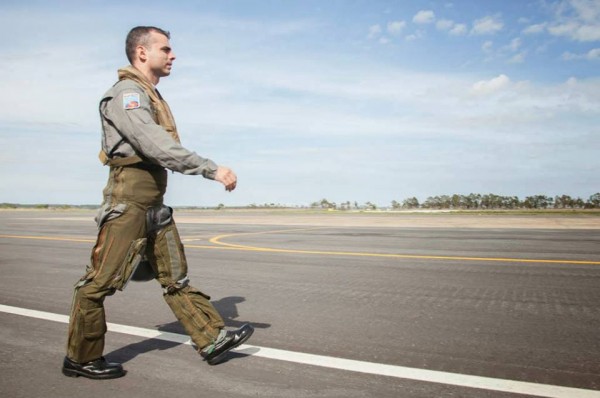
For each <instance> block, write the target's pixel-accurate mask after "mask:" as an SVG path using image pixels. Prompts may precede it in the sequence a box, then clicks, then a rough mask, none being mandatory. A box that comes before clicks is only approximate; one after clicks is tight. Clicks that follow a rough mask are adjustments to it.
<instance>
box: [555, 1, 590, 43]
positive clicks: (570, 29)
mask: <svg viewBox="0 0 600 398" xmlns="http://www.w3.org/2000/svg"><path fill="white" fill-rule="evenodd" d="M556 10H557V11H556V20H555V21H554V22H553V23H552V24H551V25H550V26H549V27H548V32H550V34H552V35H554V36H564V37H567V38H569V39H571V40H575V41H581V42H591V41H600V1H598V0H568V1H563V2H561V3H559V6H558V7H557V8H556Z"/></svg>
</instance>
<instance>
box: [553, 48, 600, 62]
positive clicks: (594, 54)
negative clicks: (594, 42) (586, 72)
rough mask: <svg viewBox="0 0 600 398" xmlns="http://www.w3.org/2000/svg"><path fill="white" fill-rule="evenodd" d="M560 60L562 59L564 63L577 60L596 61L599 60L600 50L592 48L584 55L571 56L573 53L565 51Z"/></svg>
mask: <svg viewBox="0 0 600 398" xmlns="http://www.w3.org/2000/svg"><path fill="white" fill-rule="evenodd" d="M561 58H562V59H564V60H565V61H572V60H578V59H584V60H588V61H592V60H598V59H600V48H594V49H592V50H590V51H588V52H587V53H585V54H573V53H571V52H569V51H567V52H565V53H563V55H562V56H561Z"/></svg>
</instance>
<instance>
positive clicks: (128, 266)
mask: <svg viewBox="0 0 600 398" xmlns="http://www.w3.org/2000/svg"><path fill="white" fill-rule="evenodd" d="M146 242H147V239H146V238H140V239H136V240H134V241H133V242H131V245H130V246H129V250H128V251H127V255H126V256H125V259H124V260H123V263H122V264H121V266H120V267H119V269H118V270H117V273H116V274H115V276H114V278H113V280H112V283H111V288H113V289H118V290H123V289H125V287H126V286H127V283H128V282H129V280H130V279H131V276H132V275H133V274H134V272H135V270H136V268H137V267H138V265H139V264H140V261H142V255H143V253H144V250H146Z"/></svg>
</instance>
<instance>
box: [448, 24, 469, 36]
mask: <svg viewBox="0 0 600 398" xmlns="http://www.w3.org/2000/svg"><path fill="white" fill-rule="evenodd" d="M449 33H450V34H451V35H453V36H462V35H464V34H466V33H467V25H465V24H462V23H458V24H456V25H454V27H453V28H452V29H450V32H449Z"/></svg>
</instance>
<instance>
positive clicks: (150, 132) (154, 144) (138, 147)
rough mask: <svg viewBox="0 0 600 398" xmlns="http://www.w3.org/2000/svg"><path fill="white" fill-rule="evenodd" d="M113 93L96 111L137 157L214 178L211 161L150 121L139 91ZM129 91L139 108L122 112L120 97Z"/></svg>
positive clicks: (146, 100) (147, 105)
mask: <svg viewBox="0 0 600 398" xmlns="http://www.w3.org/2000/svg"><path fill="white" fill-rule="evenodd" d="M115 91H116V92H115V93H114V97H108V98H105V99H104V100H103V102H102V105H101V107H100V111H101V113H102V116H103V117H104V118H105V119H107V120H109V121H110V122H111V123H112V125H114V126H115V127H116V129H117V130H118V132H119V134H120V135H121V136H122V137H123V138H124V139H125V140H126V141H127V142H128V143H129V144H130V145H131V146H132V147H133V148H134V150H135V151H136V152H137V153H138V154H141V155H142V156H143V157H144V158H146V159H148V160H149V161H150V162H152V163H155V164H158V165H160V166H162V167H165V168H167V169H169V170H173V171H177V172H179V173H182V174H201V175H203V176H204V177H206V178H209V179H216V175H217V170H218V166H217V165H216V164H215V163H214V162H213V161H212V160H210V159H206V158H203V157H201V156H199V155H198V154H196V153H195V152H192V151H190V150H188V149H186V148H184V147H183V146H182V145H181V144H179V143H178V142H177V141H175V140H174V139H173V138H172V137H171V135H170V134H169V133H168V132H167V131H166V130H164V129H163V128H162V127H161V126H160V125H158V124H156V123H155V122H154V119H153V118H152V109H151V107H150V99H149V98H148V96H147V95H146V94H145V93H144V92H143V91H142V90H141V89H138V88H137V87H136V88H131V87H126V88H124V89H122V90H115ZM132 92H135V93H137V94H138V96H139V98H140V101H139V106H138V107H136V108H133V109H125V106H124V104H123V95H125V94H130V93H132ZM221 174H223V172H221Z"/></svg>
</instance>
